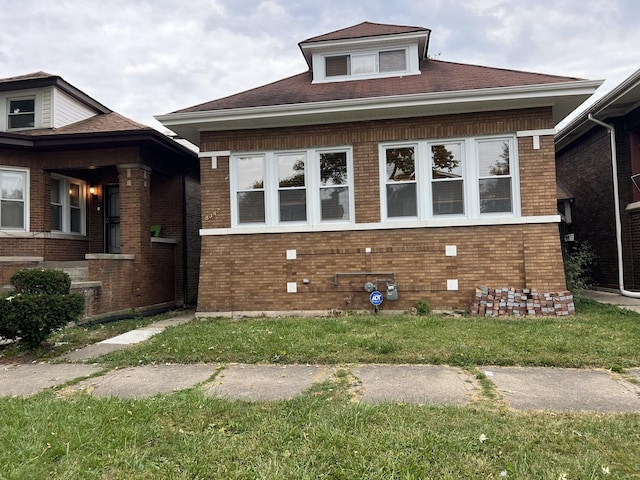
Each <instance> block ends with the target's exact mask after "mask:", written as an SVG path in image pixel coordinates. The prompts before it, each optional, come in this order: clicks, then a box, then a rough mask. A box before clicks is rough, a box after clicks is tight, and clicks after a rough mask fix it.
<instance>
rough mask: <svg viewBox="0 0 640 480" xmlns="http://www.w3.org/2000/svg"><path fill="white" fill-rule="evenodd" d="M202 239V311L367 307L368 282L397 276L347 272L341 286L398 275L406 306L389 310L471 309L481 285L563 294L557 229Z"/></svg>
mask: <svg viewBox="0 0 640 480" xmlns="http://www.w3.org/2000/svg"><path fill="white" fill-rule="evenodd" d="M554 229H555V230H554ZM202 241H203V249H202V264H201V274H200V291H201V292H206V293H205V294H201V295H200V297H199V301H198V310H199V311H203V312H216V311H221V312H227V311H243V310H249V311H274V310H275V311H286V310H330V309H340V310H343V309H345V308H349V309H367V308H370V305H369V301H368V298H369V294H368V293H366V292H365V290H364V284H365V282H366V281H374V280H376V278H382V279H386V278H391V277H389V276H388V275H381V276H376V275H374V274H372V275H368V276H362V275H353V276H350V275H345V276H339V281H338V283H339V285H338V286H335V285H334V276H335V274H336V273H362V272H378V273H392V272H395V273H396V275H397V282H398V292H399V300H398V301H394V302H392V301H385V303H384V308H385V309H390V310H406V309H409V308H411V307H413V306H415V303H416V301H417V300H420V299H424V300H427V301H428V302H429V303H430V304H431V305H432V306H434V307H435V308H445V309H451V308H467V307H468V305H469V301H470V298H471V293H472V292H473V291H474V289H475V288H476V287H477V286H479V285H500V286H505V287H506V286H510V287H514V288H524V287H529V288H535V289H549V291H555V290H564V288H565V284H564V275H563V273H562V261H561V258H560V247H559V241H558V237H557V226H556V225H553V224H551V225H541V226H540V225H515V226H506V225H505V226H495V227H491V226H484V227H455V228H453V227H450V228H427V229H420V228H418V229H403V230H375V231H362V232H325V233H304V234H303V233H297V234H265V235H234V236H227V237H222V236H220V237H219V236H208V237H203V239H202ZM447 245H456V246H457V256H455V257H447V256H445V246H447ZM367 248H371V253H366V249H367ZM289 249H295V250H296V253H297V258H296V259H295V260H286V251H287V250H289ZM304 279H308V280H309V284H304ZM449 279H457V280H458V283H459V285H458V288H459V289H458V291H448V290H447V280H449ZM287 282H295V283H296V284H297V288H298V293H287ZM378 283H379V287H380V288H382V286H383V285H386V283H384V282H378Z"/></svg>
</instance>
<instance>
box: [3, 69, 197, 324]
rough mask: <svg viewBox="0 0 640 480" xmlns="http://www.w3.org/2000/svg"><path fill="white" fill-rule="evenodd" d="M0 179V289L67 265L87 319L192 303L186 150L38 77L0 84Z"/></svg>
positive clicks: (190, 168) (191, 182) (190, 178)
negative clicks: (34, 271) (26, 272)
mask: <svg viewBox="0 0 640 480" xmlns="http://www.w3.org/2000/svg"><path fill="white" fill-rule="evenodd" d="M0 185H1V187H2V188H1V192H0V287H1V286H6V285H7V284H8V283H9V278H10V277H11V275H12V274H13V273H14V272H15V271H16V270H18V269H21V268H25V267H34V266H45V267H55V268H64V269H65V270H67V271H69V273H70V274H71V275H72V279H73V280H74V284H73V288H74V289H75V290H77V291H82V292H84V294H85V298H86V299H87V302H86V303H87V305H86V312H85V315H86V316H88V317H93V316H99V315H104V314H115V313H122V312H130V311H131V310H132V309H135V310H137V311H141V310H145V309H160V308H167V307H175V306H176V305H182V304H184V303H185V302H195V299H196V297H197V280H198V279H197V271H198V268H199V236H198V228H199V223H198V222H199V220H200V214H199V208H200V199H199V188H200V187H199V168H198V159H197V155H196V154H195V153H194V152H192V151H191V150H189V149H187V148H185V147H184V146H182V145H180V144H178V143H176V142H175V141H174V140H172V139H171V138H169V137H167V136H165V135H163V134H161V133H160V132H158V131H156V130H154V129H152V128H150V127H147V126H144V125H141V124H139V123H136V122H134V121H132V120H130V119H128V118H125V117H123V116H121V115H119V114H117V113H115V112H113V111H111V110H110V109H108V108H107V107H105V106H104V105H102V104H100V103H99V102H97V101H96V100H94V99H93V98H91V97H89V96H88V95H86V94H85V93H83V92H81V91H80V90H78V89H77V88H75V87H74V86H72V85H70V84H69V83H67V82H66V81H65V80H63V79H62V78H61V77H59V76H55V75H50V74H47V73H44V72H37V73H34V74H30V75H23V76H19V77H12V78H5V79H0ZM187 212H193V213H195V216H194V215H193V214H192V215H188V213H187ZM189 218H190V220H189ZM152 226H159V228H160V230H159V232H158V231H157V229H156V230H155V233H156V234H157V236H154V237H152V235H151V227H152ZM187 244H193V245H195V247H196V248H195V250H196V251H195V252H193V251H192V252H190V253H189V255H187ZM192 250H193V249H192ZM194 275H195V276H194Z"/></svg>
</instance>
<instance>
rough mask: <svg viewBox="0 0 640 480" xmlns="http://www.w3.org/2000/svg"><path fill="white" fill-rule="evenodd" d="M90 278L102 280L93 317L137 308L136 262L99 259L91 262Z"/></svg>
mask: <svg viewBox="0 0 640 480" xmlns="http://www.w3.org/2000/svg"><path fill="white" fill-rule="evenodd" d="M89 278H91V279H100V281H101V282H102V287H101V288H99V289H98V291H97V294H96V296H95V303H93V302H92V309H93V315H101V314H104V313H108V312H118V311H122V310H129V309H131V308H134V307H136V306H137V305H136V304H135V300H134V298H135V294H134V292H135V290H134V288H135V287H134V284H133V278H134V261H133V260H111V259H97V260H89Z"/></svg>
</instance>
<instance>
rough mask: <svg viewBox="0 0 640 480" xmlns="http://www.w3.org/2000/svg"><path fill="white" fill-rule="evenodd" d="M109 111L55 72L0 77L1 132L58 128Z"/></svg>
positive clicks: (25, 131) (23, 131)
mask: <svg viewBox="0 0 640 480" xmlns="http://www.w3.org/2000/svg"><path fill="white" fill-rule="evenodd" d="M109 112H111V110H109V109H108V108H106V107H105V106H104V105H102V104H100V103H99V102H96V101H95V100H94V99H92V98H91V97H89V96H88V95H86V94H85V93H83V92H81V91H80V90H78V89H76V88H75V87H73V86H72V85H70V84H68V83H67V82H65V81H64V80H63V79H62V78H60V77H58V76H55V75H49V74H47V73H44V72H37V73H33V74H29V75H22V76H20V77H12V78H7V79H2V80H1V81H0V132H16V133H27V132H28V131H30V130H37V129H45V128H60V127H64V126H65V125H70V124H72V123H76V122H79V121H81V120H86V119H87V118H91V117H93V116H95V115H98V114H99V113H109Z"/></svg>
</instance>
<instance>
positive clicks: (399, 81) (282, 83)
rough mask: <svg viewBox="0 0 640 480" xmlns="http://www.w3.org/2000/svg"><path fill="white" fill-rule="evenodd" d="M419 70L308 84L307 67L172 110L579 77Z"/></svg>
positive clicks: (431, 66)
mask: <svg viewBox="0 0 640 480" xmlns="http://www.w3.org/2000/svg"><path fill="white" fill-rule="evenodd" d="M316 38H317V37H316ZM420 70H421V75H407V76H404V77H390V78H373V79H366V80H352V81H343V82H328V83H311V82H312V74H311V72H304V73H300V74H298V75H294V76H292V77H288V78H285V79H282V80H278V81H276V82H273V83H270V84H268V85H264V86H261V87H257V88H254V89H252V90H247V91H245V92H241V93H238V94H235V95H231V96H228V97H224V98H221V99H217V100H213V101H210V102H205V103H202V104H199V105H195V106H192V107H188V108H184V109H181V110H178V111H176V112H173V113H190V112H204V111H215V110H227V109H237V108H251V107H268V106H277V105H294V104H304V103H314V102H328V101H337V100H354V99H365V98H380V97H391V96H399V95H416V94H429V93H443V92H457V91H467V90H480V89H489V88H500V87H511V86H513V87H516V86H525V85H540V84H554V83H563V82H574V81H577V80H581V79H579V78H574V77H563V76H558V75H547V74H541V73H531V72H523V71H518V70H508V69H501V68H491V67H484V66H479V65H468V64H462V63H454V62H445V61H441V60H433V59H425V60H423V61H422V63H421V68H420Z"/></svg>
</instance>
